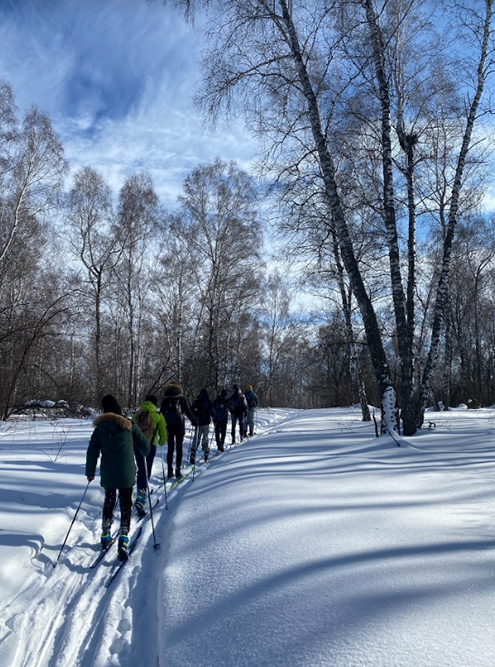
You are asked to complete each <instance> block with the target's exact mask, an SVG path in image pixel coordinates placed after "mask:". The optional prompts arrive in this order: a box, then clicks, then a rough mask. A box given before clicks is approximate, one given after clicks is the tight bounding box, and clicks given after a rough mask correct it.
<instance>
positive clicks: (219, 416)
mask: <svg viewBox="0 0 495 667" xmlns="http://www.w3.org/2000/svg"><path fill="white" fill-rule="evenodd" d="M228 416H229V403H228V401H227V399H225V400H223V399H220V400H215V401H213V420H214V421H216V422H221V421H227V419H228Z"/></svg>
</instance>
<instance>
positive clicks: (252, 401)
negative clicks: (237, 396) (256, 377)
mask: <svg viewBox="0 0 495 667" xmlns="http://www.w3.org/2000/svg"><path fill="white" fill-rule="evenodd" d="M245 396H246V400H247V404H248V408H255V407H256V406H257V405H258V401H257V400H256V397H255V395H254V394H253V392H252V391H247V392H246V394H245Z"/></svg>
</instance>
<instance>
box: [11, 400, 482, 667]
mask: <svg viewBox="0 0 495 667" xmlns="http://www.w3.org/2000/svg"><path fill="white" fill-rule="evenodd" d="M259 416H260V425H259V429H258V431H259V433H258V435H257V436H256V437H255V438H253V439H251V440H250V441H248V442H246V443H244V444H242V446H240V447H236V448H233V449H231V450H228V451H227V452H226V453H225V454H223V455H220V456H218V457H216V458H214V459H213V460H212V461H211V462H210V463H209V464H208V466H202V467H201V468H199V469H198V471H197V474H196V475H195V479H194V481H192V478H191V477H189V478H188V479H187V480H186V481H184V482H183V483H182V484H181V485H179V486H178V487H177V488H176V489H174V490H173V491H172V492H171V493H169V497H168V501H169V502H168V504H169V509H168V510H165V507H164V502H163V497H162V498H161V499H160V503H159V505H158V507H157V508H156V510H155V512H154V519H155V528H156V539H157V540H158V542H159V543H160V544H161V548H160V549H156V550H155V549H154V548H153V536H152V531H151V523H150V521H149V517H147V518H146V519H145V520H144V521H143V524H142V525H143V536H142V538H141V540H140V541H139V543H138V547H137V549H136V552H135V554H134V555H133V557H132V561H131V562H130V563H128V564H127V565H126V566H125V567H124V568H123V570H122V571H121V573H120V574H119V577H118V579H117V580H116V581H115V582H114V583H113V584H112V585H111V586H110V588H108V589H107V588H105V587H104V583H105V581H106V580H107V579H108V575H109V572H110V571H111V566H112V563H113V561H114V558H115V554H114V553H112V554H108V555H107V557H106V559H105V560H104V562H103V563H102V565H100V566H99V567H98V568H96V569H95V570H89V569H88V566H89V564H90V563H91V561H92V559H94V557H95V555H96V554H97V547H96V546H95V541H96V540H97V539H98V537H99V522H100V511H101V503H102V491H101V489H100V488H99V487H98V486H97V485H96V483H95V482H93V483H92V484H91V485H90V486H89V489H88V491H87V494H86V497H85V500H84V502H83V504H82V507H81V511H80V512H79V515H78V517H77V520H76V521H75V523H74V527H73V529H72V531H71V534H70V536H69V539H68V541H67V546H66V548H65V549H64V551H63V554H62V556H61V557H60V561H59V564H58V565H57V567H53V566H52V562H53V561H54V560H56V558H57V555H58V552H59V550H60V547H61V545H62V542H63V539H64V537H65V534H66V532H67V529H68V527H69V524H70V522H71V521H72V518H73V517H74V513H75V510H76V508H77V506H78V504H79V502H80V500H81V497H82V494H83V492H84V488H85V486H86V484H85V478H84V476H83V462H84V455H85V449H86V446H87V442H88V438H89V435H90V433H91V423H90V422H89V421H88V422H75V421H63V422H59V423H56V424H46V423H44V424H42V423H38V422H36V423H34V424H32V423H30V424H26V423H24V424H19V425H17V426H16V427H15V428H11V427H7V426H6V425H3V427H2V428H3V430H2V431H0V460H1V464H2V465H1V471H0V499H1V500H2V503H1V508H2V509H1V511H0V520H1V524H0V525H1V531H0V585H1V591H2V597H1V603H0V619H1V620H0V642H1V650H0V665H2V667H3V666H4V665H5V667H7V666H8V667H11V666H15V667H18V666H19V667H20V666H21V665H23V666H26V667H27V666H29V667H38V666H45V665H46V666H50V667H55V666H57V667H62V666H63V667H69V665H70V666H71V667H73V666H82V667H93V666H96V665H98V666H107V665H119V666H121V667H131V666H132V667H137V666H141V665H143V666H147V665H151V666H153V667H155V665H160V667H163V666H165V665H166V666H167V667H175V666H179V665H187V666H196V665H198V666H199V665H202V666H204V667H214V666H215V667H218V666H225V667H237V666H239V667H241V666H243V665H249V666H253V667H254V666H255V665H263V666H264V665H266V666H267V667H268V665H285V666H294V667H296V666H305V667H306V666H316V665H318V666H320V665H321V666H327V665H328V666H336V667H354V666H356V667H358V666H359V667H361V666H373V667H389V666H390V667H392V666H393V667H401V666H407V667H426V666H432V665H435V666H438V667H443V666H445V667H447V666H449V667H451V666H453V665H466V666H473V667H474V666H480V667H481V666H483V667H488V666H490V667H492V666H493V665H494V664H495V641H494V638H493V630H492V626H493V621H494V619H495V595H494V594H495V590H494V589H495V578H494V576H493V572H494V571H495V570H494V565H495V555H494V550H493V545H494V538H495V524H494V519H493V517H494V516H495V512H494V510H495V499H494V492H493V489H494V482H495V479H494V477H495V474H494V463H495V431H494V424H495V422H494V418H495V412H494V411H489V410H480V411H458V412H456V411H454V412H450V413H441V414H432V413H430V415H429V419H431V420H433V421H435V423H436V429H431V430H423V431H421V432H419V433H418V434H417V435H416V436H415V437H414V438H409V439H402V440H401V443H402V445H403V446H402V447H397V446H396V445H395V443H394V442H393V441H392V440H391V439H390V438H389V437H382V438H379V439H376V438H375V437H374V431H373V427H372V425H370V424H363V423H362V422H361V421H360V419H359V417H360V416H359V412H358V411H356V410H354V409H347V410H336V409H332V410H318V411H289V410H286V411H284V410H276V411H260V415H259ZM155 465H156V472H157V473H158V472H161V463H160V460H159V459H158V460H157V462H156V463H155ZM155 493H156V494H157V497H158V495H159V488H157V491H156V492H155Z"/></svg>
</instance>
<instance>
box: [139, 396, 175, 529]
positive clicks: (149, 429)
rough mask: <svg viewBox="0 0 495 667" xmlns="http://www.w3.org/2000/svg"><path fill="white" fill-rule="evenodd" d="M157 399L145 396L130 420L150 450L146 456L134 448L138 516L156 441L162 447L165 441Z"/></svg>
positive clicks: (144, 500)
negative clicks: (143, 436)
mask: <svg viewBox="0 0 495 667" xmlns="http://www.w3.org/2000/svg"><path fill="white" fill-rule="evenodd" d="M157 403H158V401H157V399H156V397H155V396H146V399H145V400H144V402H143V403H142V404H141V407H140V408H139V410H138V411H137V412H136V413H135V414H134V415H133V417H132V421H133V422H135V423H136V424H137V425H138V426H139V427H140V428H141V431H142V432H143V434H144V435H145V437H146V439H147V440H148V442H149V443H150V452H149V454H148V456H147V457H146V458H144V456H143V455H142V454H141V452H140V451H139V450H138V449H135V451H134V455H135V457H136V464H137V468H138V473H137V497H136V502H135V503H134V507H135V508H136V512H137V513H138V514H139V516H144V515H145V514H146V511H145V509H144V507H145V504H146V495H147V493H148V480H149V478H150V477H151V470H152V468H153V461H154V459H155V454H156V446H157V443H158V444H159V445H160V446H161V447H163V445H164V444H165V443H166V442H167V425H166V423H165V419H164V418H163V415H162V414H160V413H159V412H157V409H156V405H157Z"/></svg>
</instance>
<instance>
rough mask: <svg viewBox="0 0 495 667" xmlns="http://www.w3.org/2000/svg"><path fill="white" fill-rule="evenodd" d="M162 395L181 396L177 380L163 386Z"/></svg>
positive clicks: (165, 396) (166, 396) (168, 396)
mask: <svg viewBox="0 0 495 667" xmlns="http://www.w3.org/2000/svg"><path fill="white" fill-rule="evenodd" d="M163 397H164V399H165V398H181V397H182V388H181V386H180V385H179V383H178V382H170V384H169V385H168V386H166V387H165V391H164V392H163Z"/></svg>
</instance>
